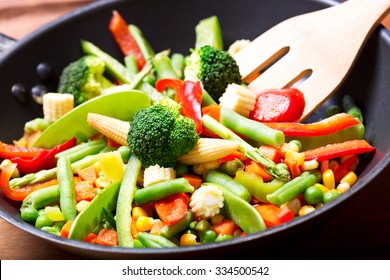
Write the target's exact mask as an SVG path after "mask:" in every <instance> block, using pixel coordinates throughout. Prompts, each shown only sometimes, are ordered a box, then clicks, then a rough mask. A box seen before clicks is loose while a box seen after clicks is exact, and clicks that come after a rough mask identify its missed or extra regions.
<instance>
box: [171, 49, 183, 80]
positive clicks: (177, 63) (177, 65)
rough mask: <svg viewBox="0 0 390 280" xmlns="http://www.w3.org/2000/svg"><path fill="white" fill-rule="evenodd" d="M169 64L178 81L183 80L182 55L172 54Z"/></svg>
mask: <svg viewBox="0 0 390 280" xmlns="http://www.w3.org/2000/svg"><path fill="white" fill-rule="evenodd" d="M171 64H172V67H173V69H174V70H175V72H176V75H177V77H178V78H179V79H183V75H184V74H183V71H184V67H185V65H186V62H185V60H184V55H182V54H181V53H173V54H172V56H171Z"/></svg>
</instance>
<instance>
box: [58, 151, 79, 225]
mask: <svg viewBox="0 0 390 280" xmlns="http://www.w3.org/2000/svg"><path fill="white" fill-rule="evenodd" d="M57 178H58V185H59V187H60V207H61V211H62V214H63V215H64V217H65V220H66V221H73V220H74V219H75V218H76V216H77V210H76V205H77V202H76V194H75V191H74V181H73V172H72V167H71V165H70V161H69V159H68V158H67V157H60V158H59V159H58V161H57Z"/></svg>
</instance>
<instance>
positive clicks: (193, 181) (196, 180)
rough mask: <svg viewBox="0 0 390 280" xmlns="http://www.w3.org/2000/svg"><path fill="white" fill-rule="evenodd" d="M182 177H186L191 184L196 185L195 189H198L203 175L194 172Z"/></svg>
mask: <svg viewBox="0 0 390 280" xmlns="http://www.w3.org/2000/svg"><path fill="white" fill-rule="evenodd" d="M182 177H183V178H184V179H186V180H187V181H188V182H189V183H190V185H191V186H193V187H194V190H196V189H198V188H199V187H200V185H201V184H202V180H203V179H202V177H200V176H197V175H193V174H188V173H187V174H183V175H182Z"/></svg>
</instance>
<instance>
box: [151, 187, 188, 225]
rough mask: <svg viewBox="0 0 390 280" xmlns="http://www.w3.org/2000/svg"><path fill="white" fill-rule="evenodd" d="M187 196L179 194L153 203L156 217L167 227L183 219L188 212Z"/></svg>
mask: <svg viewBox="0 0 390 280" xmlns="http://www.w3.org/2000/svg"><path fill="white" fill-rule="evenodd" d="M188 200H189V199H188V196H187V194H185V193H179V194H175V195H171V196H168V197H166V198H163V199H160V200H157V201H155V202H154V208H155V209H156V212H157V215H158V216H159V217H160V219H161V220H162V221H163V222H164V223H166V224H167V225H172V224H174V223H176V222H177V221H179V220H180V219H181V218H183V217H184V216H185V215H186V214H187V211H188Z"/></svg>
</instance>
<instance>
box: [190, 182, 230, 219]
mask: <svg viewBox="0 0 390 280" xmlns="http://www.w3.org/2000/svg"><path fill="white" fill-rule="evenodd" d="M223 200H224V199H223V193H222V191H221V190H220V189H219V188H218V187H216V186H213V185H202V186H201V187H200V188H199V189H197V190H196V191H195V192H194V193H193V194H192V196H191V201H190V207H191V210H192V212H193V213H194V214H195V216H196V217H200V218H202V219H208V218H212V217H214V216H215V215H218V214H219V211H220V209H221V208H222V207H223Z"/></svg>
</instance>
